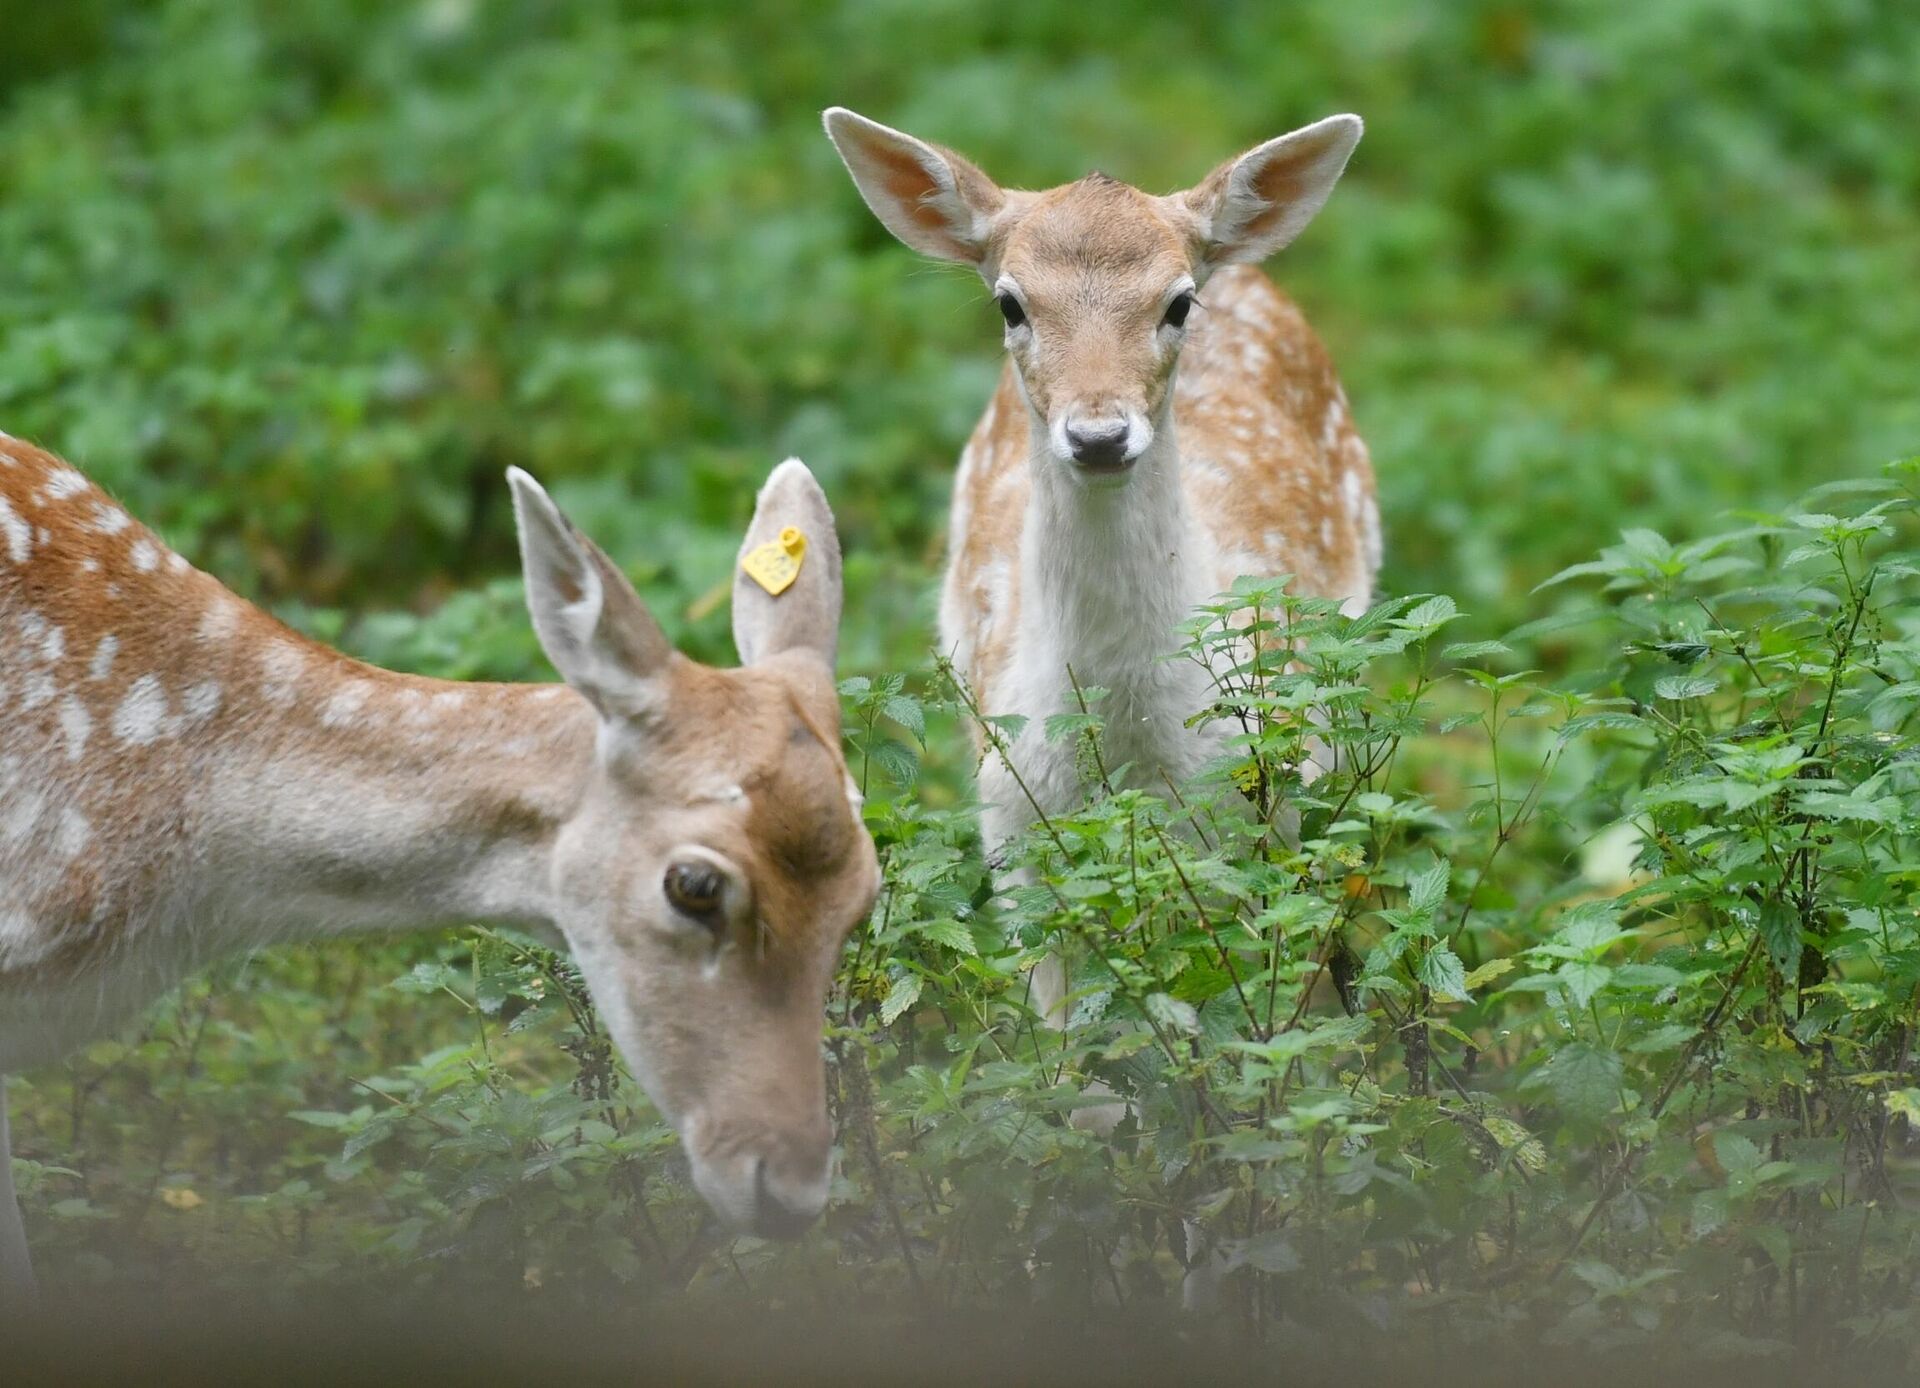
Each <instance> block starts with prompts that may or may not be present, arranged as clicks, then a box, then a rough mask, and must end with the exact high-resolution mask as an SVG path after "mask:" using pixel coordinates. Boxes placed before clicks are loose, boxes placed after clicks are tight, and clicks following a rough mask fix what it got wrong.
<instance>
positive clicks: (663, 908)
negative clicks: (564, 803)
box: [509, 461, 879, 1236]
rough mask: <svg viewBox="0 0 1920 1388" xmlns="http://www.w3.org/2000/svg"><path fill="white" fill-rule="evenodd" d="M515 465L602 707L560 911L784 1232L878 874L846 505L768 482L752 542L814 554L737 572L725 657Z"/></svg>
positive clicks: (644, 1043) (635, 1035)
mask: <svg viewBox="0 0 1920 1388" xmlns="http://www.w3.org/2000/svg"><path fill="white" fill-rule="evenodd" d="M509 479H510V481H511V483H512V486H513V498H514V508H515V513H516V516H517V518H518V521H519V530H520V547H521V555H522V559H523V562H524V566H525V570H526V581H527V601H528V605H529V607H530V608H531V610H532V614H533V621H534V626H535V629H536V630H537V632H538V634H539V637H540V641H541V644H542V645H543V647H544V648H545V650H546V652H547V655H548V657H549V658H550V659H551V660H552V661H553V664H554V666H555V668H556V669H558V670H559V672H560V674H561V675H562V676H563V677H564V678H565V680H566V681H567V683H568V684H569V685H571V686H572V687H573V688H574V689H575V690H577V691H578V692H579V693H580V694H582V695H584V696H585V698H586V700H587V702H588V703H589V704H591V705H592V708H593V710H594V713H595V715H596V716H597V718H598V723H599V726H598V732H597V736H596V738H595V739H594V753H593V765H592V768H591V771H590V773H589V775H588V777H587V780H586V782H585V785H584V790H583V793H582V794H581V795H580V798H579V802H578V804H577V806H576V807H575V808H574V810H573V812H572V813H571V814H570V815H569V816H568V817H567V818H566V819H565V821H564V823H562V825H561V826H560V827H559V830H558V833H557V835H556V837H555V840H554V847H553V851H552V854H551V872H552V883H551V900H552V902H553V910H552V914H553V924H554V926H555V927H556V928H557V929H558V930H559V931H560V933H561V934H562V935H564V936H565V938H566V941H567V943H568V945H569V946H570V947H571V949H572V951H573V954H574V956H575V958H576V959H577V960H578V961H579V964H580V968H581V970H582V973H583V974H584V976H585V978H586V980H587V984H588V986H589V988H590V989H591V991H592V994H593V997H594V999H595V1002H596V1004H597V1005H598V1006H599V1008H600V1010H601V1011H602V1012H603V1013H604V1014H605V1016H606V1018H607V1021H608V1025H609V1028H610V1029H611V1031H612V1034H613V1036H614V1039H615V1040H616V1041H617V1042H618V1044H619V1046H620V1049H621V1051H622V1053H623V1054H624V1055H625V1057H626V1059H627V1062H628V1064H629V1065H630V1066H631V1067H632V1069H633V1071H634V1073H635V1075H636V1076H637V1077H638V1078H639V1080H640V1082H641V1084H642V1085H643V1087H644V1088H645V1089H646V1091H647V1093H648V1095H649V1096H651V1097H652V1099H653V1100H654V1102H655V1103H656V1104H657V1105H659V1107H660V1109H661V1111H662V1112H663V1113H665V1114H666V1115H667V1117H668V1118H669V1119H670V1120H671V1121H672V1122H673V1124H674V1125H675V1127H676V1128H677V1129H678V1130H679V1132H680V1134H681V1137H682V1139H683V1141H684V1142H685V1145H686V1149H687V1153H688V1156H689V1158H690V1160H691V1163H692V1168H693V1178H694V1183H695V1185H696V1186H697V1187H698V1188H699V1190H700V1193H701V1194H702V1195H703V1196H704V1197H705V1198H706V1200H707V1201H708V1203H709V1204H710V1205H711V1206H712V1207H713V1208H714V1210H715V1211H716V1212H718V1213H719V1214H720V1215H721V1216H722V1217H723V1218H724V1219H726V1220H727V1221H728V1222H729V1223H730V1224H732V1225H733V1226H735V1227H737V1228H742V1229H751V1230H754V1231H756V1232H759V1233H762V1234H767V1235H774V1236H791V1235H793V1234H796V1233H798V1232H799V1231H800V1230H802V1229H804V1228H805V1227H806V1226H807V1225H808V1224H810V1223H811V1222H812V1220H813V1219H814V1217H815V1216H816V1215H817V1214H818V1213H819V1212H820V1210H821V1208H822V1207H823V1206H824V1204H825V1203H826V1196H827V1177H828V1171H827V1165H828V1154H829V1148H830V1145H831V1142H832V1132H831V1129H830V1126H829V1123H828V1118H827V1108H826V1095H825V1071H824V1064H823V1059H822V1055H821V1045H820V1026H821V1013H822V1008H823V1006H824V1002H825V997H826V992H827V987H828V984H829V981H830V979H831V976H832V974H833V970H834V966H835V964H836V962H837V961H838V959H839V957H840V950H841V946H842V944H843V943H844V941H845V939H846V937H847V934H848V932H850V931H851V930H852V929H853V927H854V926H855V925H856V924H857V923H858V922H859V921H860V920H861V919H862V918H863V917H864V916H865V915H866V913H867V911H868V909H869V908H870V907H871V906H872V903H873V898H874V894H875V891H876V889H877V885H878V881H879V871H878V867H877V864H876V861H875V856H874V849H873V842H872V840H871V839H870V838H869V837H868V835H867V832H866V829H865V827H864V826H863V824H862V822H861V817H860V806H859V796H858V794H857V793H856V791H855V789H854V785H853V782H852V780H851V778H850V777H849V776H848V775H847V771H846V765H845V763H844V761H843V760H842V757H841V752H840V734H839V727H840V721H839V702H838V698H837V695H836V693H835V688H834V680H833V661H834V651H835V642H836V633H837V629H838V626H839V619H840V604H841V575H840V553H839V544H838V541H837V540H836V539H835V533H834V524H833V515H832V513H831V512H830V511H829V510H828V508H827V502H826V498H825V496H824V495H823V494H822V493H821V491H820V488H819V487H818V486H817V485H816V484H815V482H814V480H813V477H812V475H811V474H810V473H809V472H808V471H807V470H806V468H805V467H803V466H802V465H801V464H800V463H799V462H797V461H789V462H787V463H784V464H782V465H781V466H780V468H778V469H777V470H776V471H775V472H774V474H773V475H772V477H771V478H770V479H769V480H768V482H767V485H766V487H765V488H764V489H763V490H762V491H761V493H760V498H759V502H758V506H757V509H756V512H755V515H754V520H753V524H752V527H751V529H750V530H749V531H748V534H747V539H746V546H745V549H743V554H744V553H745V552H746V550H748V549H752V548H754V547H756V546H758V545H760V544H763V543H764V542H766V541H768V540H771V539H773V538H774V537H775V536H777V535H779V534H780V533H781V531H782V530H783V529H785V528H786V527H797V528H798V529H800V530H801V531H802V532H803V533H804V534H805V535H806V537H807V540H808V543H809V551H808V554H807V556H806V559H805V561H804V562H803V564H802V567H801V571H800V573H799V576H798V577H797V579H796V580H795V581H794V583H793V585H792V586H791V587H790V588H788V589H787V590H786V591H785V592H783V593H782V594H780V595H779V596H778V597H772V596H769V595H768V594H767V593H766V592H765V591H763V590H762V589H761V588H760V587H759V586H757V585H755V584H754V583H753V582H752V581H750V580H749V579H747V578H746V577H745V576H744V575H741V576H739V577H738V578H737V580H736V587H735V593H734V608H733V626H734V640H735V643H736V645H737V646H738V647H739V651H740V656H741V659H742V660H743V661H744V662H745V663H744V665H743V666H742V667H741V668H739V669H736V670H721V669H713V668H710V667H707V666H703V665H699V664H696V663H695V662H693V661H691V660H688V659H686V658H685V657H683V656H681V655H679V654H678V653H676V652H675V651H674V650H673V648H672V647H671V646H670V645H669V644H668V643H667V640H666V638H665V636H664V635H663V634H662V632H661V630H660V626H659V624H658V623H657V622H656V621H655V620H654V619H653V617H652V615H651V614H649V613H648V611H647V609H646V607H645V606H644V605H643V604H642V602H641V600H640V598H639V596H638V595H637V594H636V593H635V592H634V590H633V587H632V586H631V585H630V584H629V583H628V582H627V580H626V578H625V577H624V576H623V575H622V574H621V573H620V572H619V570H618V569H617V568H615V567H614V565H613V564H612V563H611V562H610V561H609V560H608V559H607V558H606V556H605V555H603V554H602V553H601V552H600V550H599V549H598V548H597V547H596V546H595V545H594V544H593V542H592V541H590V540H588V539H587V538H586V537H585V536H584V535H582V534H581V533H580V532H579V531H578V530H576V529H575V528H574V526H573V525H572V524H571V523H570V522H569V521H568V520H567V518H566V517H565V516H564V515H562V514H561V512H560V511H559V509H558V508H557V507H555V506H554V504H553V502H552V501H551V500H550V499H549V498H548V496H547V494H546V493H545V492H544V491H542V490H541V488H540V486H539V484H538V483H536V482H535V481H534V480H533V479H532V478H531V477H529V476H527V474H525V473H524V472H520V471H518V470H515V471H513V472H511V473H510V474H509Z"/></svg>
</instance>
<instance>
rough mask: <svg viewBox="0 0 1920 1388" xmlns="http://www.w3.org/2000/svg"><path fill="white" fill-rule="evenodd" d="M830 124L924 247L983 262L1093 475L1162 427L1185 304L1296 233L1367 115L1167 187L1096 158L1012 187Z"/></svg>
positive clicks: (885, 218) (859, 126)
mask: <svg viewBox="0 0 1920 1388" xmlns="http://www.w3.org/2000/svg"><path fill="white" fill-rule="evenodd" d="M825 120H826V127H827V134H828V136H829V137H831V138H832V140H833V143H834V147H835V148H836V149H838V150H839V151H840V157H841V159H842V160H844V161H845V163H846V166H847V171H848V172H849V173H850V174H852V175H853V181H854V184H855V186H856V187H858V188H859V190H860V195H861V197H863V198H864V199H865V200H866V203H867V206H868V207H870V208H872V209H873V213H874V215H875V216H877V217H878V218H879V219H880V220H881V222H882V223H884V224H885V225H886V227H887V229H888V230H889V231H891V232H892V233H893V234H894V235H895V236H897V237H899V238H900V239H901V240H902V241H904V242H905V243H906V244H907V245H909V246H911V247H913V248H914V249H915V250H917V251H920V252H922V253H923V254H926V255H930V256H933V257H936V258H937V259H941V260H951V261H957V262H959V263H961V264H964V265H971V266H972V267H974V269H976V270H977V271H978V272H979V273H980V277H981V278H982V279H983V280H985V281H986V283H987V285H988V286H989V288H990V289H991V290H992V293H993V300H994V304H995V306H996V308H997V309H998V310H999V312H1000V315H1001V318H1002V319H1003V321H1004V323H1005V328H1006V345H1007V352H1008V354H1009V356H1010V357H1011V359H1012V361H1013V364H1014V367H1015V370H1016V372H1017V378H1018V380H1019V382H1020V386H1021V391H1022V393H1023V394H1024V396H1025V397H1026V401H1027V404H1028V406H1029V408H1030V410H1031V411H1032V413H1033V418H1034V424H1035V430H1036V435H1037V436H1039V437H1043V438H1044V439H1045V441H1046V446H1047V453H1048V455H1049V456H1050V459H1051V461H1053V462H1054V463H1056V464H1058V465H1060V466H1061V467H1062V468H1063V469H1065V470H1066V471H1067V472H1068V473H1070V474H1071V475H1072V476H1074V477H1075V478H1076V479H1077V480H1079V481H1083V482H1095V481H1106V482H1114V481H1118V480H1121V479H1124V478H1125V477H1126V476H1127V474H1128V472H1129V470H1130V469H1131V468H1132V466H1133V464H1135V463H1136V462H1138V461H1139V459H1140V458H1141V457H1142V456H1143V455H1144V454H1146V452H1147V451H1148V449H1149V448H1150V447H1151V446H1152V444H1153V442H1154V439H1155V437H1156V434H1158V433H1159V432H1161V431H1163V430H1164V428H1165V425H1166V421H1167V417H1168V416H1167V411H1168V406H1169V401H1170V398H1171V395H1172V392H1171V390H1170V388H1169V387H1170V385H1171V382H1172V380H1173V374H1174V369H1175V367H1176V365H1177V364H1178V362H1179V357H1180V345H1181V342H1182V340H1183V338H1184V336H1185V332H1186V326H1187V318H1188V315H1189V314H1191V313H1192V312H1193V311H1194V310H1195V309H1200V310H1201V311H1204V309H1205V299H1204V297H1203V296H1202V293H1201V291H1202V290H1203V289H1204V287H1205V285H1206V282H1207V277H1208V276H1209V275H1210V274H1212V273H1213V271H1214V270H1216V269H1218V268H1219V267H1220V266H1222V265H1227V264H1232V263H1235V262H1253V261H1260V260H1264V259H1266V258H1267V257H1268V256H1270V255H1272V254H1273V253H1274V252H1276V251H1278V250H1279V249H1280V248H1281V247H1282V246H1285V245H1286V244H1287V243H1288V242H1289V241H1291V240H1293V238H1294V237H1295V236H1297V235H1299V234H1300V232H1301V231H1302V230H1303V229H1304V228H1305V227H1306V225H1307V223H1308V222H1310V221H1311V220H1312V219H1313V216H1314V214H1315V213H1317V212H1318V211H1319V210H1320V208H1321V206H1322V205H1323V204H1324V203H1325V202H1326V200H1327V196H1328V194H1329V193H1331V192H1332V191H1333V185H1334V183H1335V182H1336V181H1337V180H1338V179H1339V177H1340V174H1341V171H1342V170H1344V169H1345V168H1346V164H1347V158H1348V156H1349V155H1350V154H1352V152H1353V148H1354V145H1355V144H1356V143H1358V141H1359V139H1360V133H1361V123H1360V118H1359V117H1358V116H1350V115H1342V116H1329V117H1328V118H1327V119H1325V120H1322V121H1319V122H1317V123H1315V124H1313V125H1309V126H1307V127H1305V128H1304V129H1300V130H1296V131H1294V132H1293V133H1292V134H1290V135H1282V136H1280V137H1279V138H1278V139H1275V140H1269V141H1267V142H1266V143H1265V144H1262V145H1259V146H1256V147H1255V148H1253V149H1251V150H1249V151H1248V152H1247V153H1245V154H1242V155H1240V156H1239V157H1238V158H1236V159H1230V160H1228V161H1227V162H1226V163H1224V164H1222V165H1220V166H1219V167H1218V168H1216V169H1215V170H1214V171H1213V172H1212V173H1210V174H1208V175H1207V176H1206V177H1205V178H1204V179H1202V180H1201V181H1200V182H1199V183H1197V184H1195V185H1194V186H1193V187H1192V188H1190V189H1188V190H1187V191H1185V192H1182V193H1173V194H1170V195H1168V196H1166V197H1155V196H1152V195H1149V194H1147V193H1143V192H1141V191H1140V190H1139V189H1137V188H1133V187H1130V186H1128V185H1127V184H1124V183H1121V182H1118V181H1116V180H1114V179H1112V178H1109V177H1107V176H1106V175H1105V174H1100V173H1091V174H1088V175H1087V176H1086V177H1085V178H1082V179H1080V180H1079V181H1078V182H1075V183H1069V184H1066V185H1064V186H1062V187H1058V188H1051V189H1048V190H1046V191H1044V192H1021V191H1015V190H1012V189H1003V188H1001V187H1000V186H999V185H997V184H996V183H995V182H994V181H993V180H992V179H991V178H989V177H988V176H987V175H986V174H984V173H983V172H981V171H980V170H979V169H978V168H976V167H975V166H974V165H973V164H971V163H969V162H968V161H967V160H966V159H964V158H962V157H961V156H960V155H958V154H955V153H954V152H953V151H952V150H949V149H944V148H942V147H940V146H938V145H933V144H929V143H927V142H926V141H924V140H918V139H915V138H914V137H913V136H911V135H908V134H905V133H903V132H902V131H898V130H893V129H890V128H888V127H887V126H884V125H881V124H878V123H877V122H875V121H870V120H868V119H867V118H866V117H864V116H860V115H856V114H854V113H853V112H852V111H848V110H845V109H844V108H841V107H837V106H836V107H833V108H832V109H830V110H829V111H827V113H826V117H825Z"/></svg>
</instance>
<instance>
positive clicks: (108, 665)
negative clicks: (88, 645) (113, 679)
mask: <svg viewBox="0 0 1920 1388" xmlns="http://www.w3.org/2000/svg"><path fill="white" fill-rule="evenodd" d="M119 653H120V638H119V637H117V636H113V635H107V636H103V637H101V638H100V644H99V645H97V646H95V647H94V648H93V659H92V660H91V661H90V662H88V664H87V678H88V679H90V680H103V679H105V678H106V677H107V676H108V674H109V673H111V672H112V670H113V658H114V657H115V656H116V655H118V654H119Z"/></svg>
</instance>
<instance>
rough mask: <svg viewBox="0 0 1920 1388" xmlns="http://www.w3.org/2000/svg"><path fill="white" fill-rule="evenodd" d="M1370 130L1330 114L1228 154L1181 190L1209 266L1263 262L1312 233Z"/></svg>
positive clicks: (1356, 120)
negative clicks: (1305, 233) (1313, 223)
mask: <svg viewBox="0 0 1920 1388" xmlns="http://www.w3.org/2000/svg"><path fill="white" fill-rule="evenodd" d="M1364 128H1365V127H1364V126H1363V125H1362V124H1361V121H1360V117H1358V116H1328V117H1327V118H1326V119H1325V120H1323V121H1316V122H1314V123H1313V124H1312V125H1309V126H1305V127H1303V128H1301V129H1299V130H1296V131H1294V132H1293V133H1292V134H1291V135H1282V136H1281V137H1280V138H1279V139H1277V140H1268V141H1267V142H1266V143H1265V144H1264V145H1259V146H1256V147H1255V148H1253V149H1250V150H1248V151H1247V152H1246V153H1245V154H1243V155H1241V156H1240V157H1239V158H1238V159H1229V160H1228V161H1227V162H1226V163H1224V164H1222V165H1221V166H1220V167H1219V168H1217V169H1215V170H1214V171H1213V172H1212V173H1210V174H1208V175H1207V176H1206V177H1205V178H1204V179H1202V180H1201V181H1200V182H1199V183H1197V184H1195V185H1194V186H1193V187H1192V188H1190V189H1188V190H1187V191H1186V192H1185V193H1182V194H1181V195H1180V197H1181V199H1182V200H1183V201H1184V202H1185V203H1186V205H1187V208H1188V210H1189V211H1191V212H1192V213H1193V214H1194V215H1195V216H1196V217H1198V218H1199V219H1200V224H1201V238H1202V241H1203V243H1204V244H1205V247H1206V250H1205V256H1206V260H1207V262H1208V264H1209V265H1210V266H1217V265H1229V264H1233V263H1234V262H1236V261H1245V262H1255V261H1261V260H1265V259H1266V258H1267V257H1268V256H1270V255H1272V254H1273V253H1274V252H1275V251H1277V250H1279V249H1280V248H1281V247H1282V246H1284V245H1286V244H1287V243H1288V242H1289V241H1291V240H1293V238H1294V237H1296V236H1298V235H1299V234H1300V233H1301V232H1302V231H1304V230H1306V226H1307V223H1308V222H1310V221H1312V220H1313V218H1314V214H1315V213H1317V212H1319V210H1320V209H1321V208H1322V207H1323V206H1325V204H1326V201H1327V196H1328V194H1330V193H1332V192H1333V185H1334V184H1335V183H1337V182H1338V181H1339V179H1340V174H1341V173H1342V171H1343V170H1345V168H1346V167H1347V159H1348V157H1349V156H1350V155H1351V154H1352V153H1353V147H1354V146H1355V145H1357V144H1359V143H1360V133H1361V131H1362V130H1363V129H1364Z"/></svg>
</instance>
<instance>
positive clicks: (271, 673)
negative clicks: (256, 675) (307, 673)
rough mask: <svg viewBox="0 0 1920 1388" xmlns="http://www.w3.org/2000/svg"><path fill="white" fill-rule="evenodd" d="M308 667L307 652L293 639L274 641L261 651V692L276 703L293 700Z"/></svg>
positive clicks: (288, 702)
mask: <svg viewBox="0 0 1920 1388" xmlns="http://www.w3.org/2000/svg"><path fill="white" fill-rule="evenodd" d="M306 668H307V656H306V652H305V651H302V650H301V649H300V648H299V647H298V646H296V645H294V644H293V642H291V641H272V642H269V643H268V644H267V647H266V649H265V650H263V651H262V652H261V653H260V672H261V675H262V677H263V679H264V683H263V684H262V685H261V687H260V692H261V694H262V695H263V696H264V697H265V698H267V699H268V700H269V701H271V702H273V703H276V704H290V703H292V702H293V696H294V686H295V685H296V684H298V683H299V682H300V675H301V672H302V671H304V670H305V669H306Z"/></svg>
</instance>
